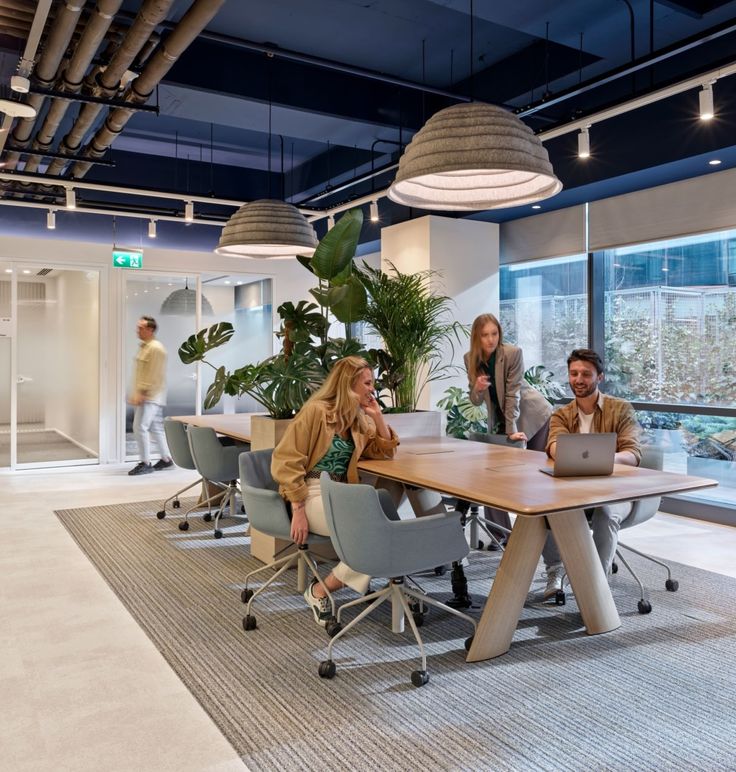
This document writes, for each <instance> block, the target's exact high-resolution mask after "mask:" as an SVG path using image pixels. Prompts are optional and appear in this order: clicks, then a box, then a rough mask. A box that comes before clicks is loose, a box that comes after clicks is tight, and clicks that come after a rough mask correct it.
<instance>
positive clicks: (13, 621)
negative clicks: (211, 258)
mask: <svg viewBox="0 0 736 772" xmlns="http://www.w3.org/2000/svg"><path fill="white" fill-rule="evenodd" d="M129 468H130V465H126V466H124V467H123V466H119V467H118V466H112V467H104V468H100V467H96V468H90V467H87V468H80V469H73V470H70V469H64V470H58V471H34V472H21V473H16V474H9V473H0V491H1V492H2V495H1V496H0V500H1V501H2V507H1V508H0V518H2V524H3V526H4V527H3V528H2V537H3V538H2V540H0V576H1V577H2V581H0V620H1V622H0V770H2V772H6V771H7V772H11V770H12V772H21V771H23V772H24V771H25V770H28V771H29V772H30V771H31V770H33V772H46V770H49V771H51V770H53V771H54V772H58V771H59V770H74V772H86V771H87V770H89V771H90V772H92V771H94V772H99V770H102V769H104V770H106V772H112V771H114V770H136V771H139V770H177V772H186V771H188V770H218V771H219V770H222V771H223V772H225V771H229V770H243V769H244V765H243V764H242V762H241V761H240V760H239V759H238V758H237V757H236V755H235V752H234V751H233V750H232V748H231V747H230V746H229V745H228V743H227V741H226V740H225V739H224V738H223V737H222V735H221V734H220V732H219V730H218V729H217V728H216V727H215V725H214V724H213V723H212V721H211V720H210V719H209V717H208V716H207V715H206V714H205V712H204V711H203V710H202V708H201V707H200V706H199V704H198V703H197V702H196V701H195V700H194V698H193V697H192V696H191V695H190V694H189V692H188V691H187V689H186V688H185V687H184V685H183V684H182V683H181V682H180V681H179V679H178V678H177V676H176V675H175V674H174V673H173V671H172V670H171V669H170V668H169V667H168V665H167V664H166V662H165V661H164V659H163V658H162V657H161V655H160V654H159V653H158V652H157V651H156V649H155V648H154V646H153V644H152V643H151V642H150V641H149V640H148V638H147V637H146V636H145V634H144V633H143V631H142V630H141V629H140V628H139V627H138V625H137V624H136V623H135V622H134V621H133V619H132V618H131V617H130V616H129V615H128V613H127V612H126V611H125V609H124V608H123V606H122V605H121V603H120V602H119V601H118V599H117V598H116V596H115V595H114V594H113V592H112V591H111V590H110V589H109V588H108V587H107V585H106V584H105V582H104V581H103V580H102V578H101V577H100V576H99V575H98V573H97V572H96V570H95V569H94V567H93V566H92V565H91V564H90V563H89V562H88V561H87V559H86V558H85V557H84V555H83V554H82V553H81V551H80V550H79V549H78V548H77V546H76V545H75V543H74V542H73V540H72V539H71V537H70V536H69V535H68V534H67V532H66V530H65V529H64V528H63V526H62V525H61V524H60V523H59V521H58V520H57V519H56V517H55V516H54V515H53V510H54V509H64V508H70V507H83V506H91V505H94V504H113V503H122V502H128V501H141V500H150V499H154V500H155V499H159V498H161V499H163V498H165V497H166V496H167V495H169V494H170V493H172V492H173V491H174V490H176V489H177V488H179V487H181V486H183V485H184V484H185V483H186V482H188V481H190V480H193V479H194V477H195V475H194V474H193V473H191V472H185V471H182V470H168V471H166V472H161V473H157V474H152V475H146V476H143V477H136V478H130V477H128V476H127V474H126V472H127V470H128V469H129ZM623 540H624V541H626V542H627V543H629V544H631V545H632V546H635V547H637V548H640V549H643V550H645V551H648V552H651V553H652V554H656V555H658V556H660V557H664V558H669V559H672V560H676V561H679V562H681V563H687V564H690V565H694V566H698V567H700V568H704V569H707V570H710V571H717V572H720V573H723V574H728V575H730V576H736V565H734V563H735V561H734V560H733V555H734V554H736V528H729V527H726V526H718V525H711V524H706V523H702V522H700V521H696V520H690V519H687V518H681V517H674V516H669V515H659V516H657V517H656V518H655V519H654V520H652V521H650V522H649V523H646V524H644V525H642V526H639V527H638V528H634V529H631V530H628V531H626V533H625V536H624V539H623Z"/></svg>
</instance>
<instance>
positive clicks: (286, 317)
mask: <svg viewBox="0 0 736 772" xmlns="http://www.w3.org/2000/svg"><path fill="white" fill-rule="evenodd" d="M362 223H363V214H362V212H361V211H360V210H359V209H354V210H350V211H349V212H347V213H346V214H345V215H344V216H343V217H341V218H340V220H339V221H338V222H337V223H336V225H335V226H334V227H333V228H332V229H331V230H330V231H328V233H327V234H326V235H325V236H324V238H322V240H321V241H320V243H319V245H318V246H317V250H316V251H315V253H314V256H313V257H311V258H298V259H299V262H300V263H302V265H304V266H306V267H307V268H308V269H309V270H310V271H311V272H312V273H313V274H314V275H315V276H316V277H317V279H318V280H319V284H318V286H317V287H316V288H315V289H313V290H311V293H312V295H313V296H314V297H315V299H316V300H317V301H318V302H319V305H317V303H311V302H308V301H306V300H300V301H299V302H298V303H296V304H295V303H292V302H286V303H282V304H281V305H280V306H279V307H278V308H277V309H276V312H277V313H278V315H279V318H280V319H281V326H280V329H279V331H278V332H277V333H276V335H277V337H279V338H280V339H281V340H282V349H281V351H280V352H279V353H278V354H276V355H274V356H272V357H269V358H268V359H265V360H263V361H262V362H257V363H254V364H246V365H244V366H243V367H240V368H238V369H236V370H233V371H228V370H226V369H225V368H224V367H219V368H217V367H214V365H212V364H211V363H210V362H208V361H207V353H208V352H209V351H211V350H212V349H214V348H218V347H219V346H222V345H224V344H225V343H227V342H228V341H229V340H230V339H231V338H232V336H233V334H234V330H233V327H232V325H231V324H230V323H229V322H221V323H219V324H215V325H212V327H210V328H209V329H204V330H200V331H199V332H198V333H196V334H195V335H191V336H190V337H189V338H188V339H187V340H186V341H185V342H184V343H182V345H181V346H180V347H179V358H180V359H181V361H182V362H184V363H185V364H193V363H195V362H203V363H205V364H206V365H209V366H210V367H212V368H213V369H214V371H215V377H214V380H213V381H212V383H211V384H210V386H209V388H208V389H207V393H206V395H205V399H204V406H205V408H211V407H214V406H215V405H216V404H217V403H218V402H219V401H220V399H221V398H222V395H223V394H228V395H230V396H242V395H243V394H249V395H250V396H251V397H253V399H254V400H256V402H258V403H259V404H260V405H262V406H263V407H264V408H265V410H266V412H267V413H268V417H269V418H270V419H276V420H279V419H281V420H283V419H289V418H292V417H293V416H294V415H295V413H296V412H297V411H298V410H299V409H300V408H301V406H302V405H303V404H304V402H305V401H306V400H307V399H308V398H309V396H310V395H311V394H312V393H313V392H314V391H315V390H316V389H317V388H318V387H319V386H320V385H321V384H322V382H323V381H324V379H325V376H326V375H327V373H328V372H329V370H330V369H331V367H332V365H333V363H334V362H335V361H336V360H337V359H340V358H342V357H344V356H348V355H351V354H359V355H365V353H366V352H365V351H364V350H363V347H362V345H361V344H360V342H359V341H356V340H353V339H351V337H350V323H351V322H354V321H357V320H358V319H360V316H361V314H362V311H363V309H364V308H365V305H366V293H365V290H364V289H363V286H362V284H361V283H360V282H359V281H358V280H357V278H356V276H355V274H354V273H353V257H354V255H355V250H356V247H357V244H358V238H359V236H360V229H361V226H362ZM330 314H332V315H333V316H334V317H335V318H336V319H337V320H338V321H341V322H345V324H346V336H345V338H330V337H329V336H328V332H329V328H330V318H329V315H330ZM258 424H259V422H258V421H257V420H256V421H255V422H254V423H253V424H252V429H253V433H254V434H256V433H257V432H262V431H263V429H262V428H261V429H260V430H259V429H258V428H257V426H258ZM280 433H283V424H282V425H279V427H277V428H276V429H275V430H274V432H270V431H269V435H270V436H272V437H273V441H272V444H270V445H263V444H262V442H269V440H267V439H263V440H258V441H256V442H255V443H254V444H255V445H260V446H261V447H272V446H273V444H275V441H276V440H277V439H279V438H280V437H279V436H278V435H279V434H280Z"/></svg>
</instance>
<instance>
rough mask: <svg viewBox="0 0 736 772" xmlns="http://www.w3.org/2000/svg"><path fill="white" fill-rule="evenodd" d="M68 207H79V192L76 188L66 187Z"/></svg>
mask: <svg viewBox="0 0 736 772" xmlns="http://www.w3.org/2000/svg"><path fill="white" fill-rule="evenodd" d="M66 208H67V209H76V208H77V194H76V193H75V192H74V188H67V189H66Z"/></svg>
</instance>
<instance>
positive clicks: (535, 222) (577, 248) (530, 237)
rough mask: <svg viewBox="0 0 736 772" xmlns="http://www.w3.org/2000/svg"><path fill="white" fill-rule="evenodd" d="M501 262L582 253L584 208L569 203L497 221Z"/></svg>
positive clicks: (583, 247)
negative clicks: (549, 209) (546, 210)
mask: <svg viewBox="0 0 736 772" xmlns="http://www.w3.org/2000/svg"><path fill="white" fill-rule="evenodd" d="M500 238H501V264H502V265H506V264H508V263H518V262H520V261H522V260H534V259H537V258H544V257H564V256H565V255H577V254H580V253H581V252H585V207H584V206H571V207H569V208H568V209H558V210H557V211H555V212H545V213H544V214H535V215H532V216H531V217H524V218H522V219H521V220H513V221H512V222H505V223H501V226H500Z"/></svg>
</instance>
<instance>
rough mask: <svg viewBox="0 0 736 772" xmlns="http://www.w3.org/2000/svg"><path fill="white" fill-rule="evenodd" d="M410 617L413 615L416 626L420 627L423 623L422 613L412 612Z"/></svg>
mask: <svg viewBox="0 0 736 772" xmlns="http://www.w3.org/2000/svg"><path fill="white" fill-rule="evenodd" d="M412 617H414V624H415V625H416V626H417V627H421V626H422V625H423V624H424V614H418V613H414V614H412Z"/></svg>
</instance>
